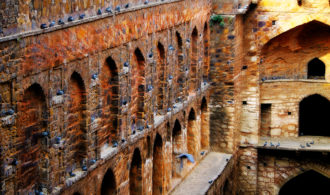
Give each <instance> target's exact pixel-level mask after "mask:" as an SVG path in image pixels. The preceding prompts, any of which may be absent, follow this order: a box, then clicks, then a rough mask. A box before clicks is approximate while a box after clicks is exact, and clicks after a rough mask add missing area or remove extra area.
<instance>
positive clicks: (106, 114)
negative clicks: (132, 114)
mask: <svg viewBox="0 0 330 195" xmlns="http://www.w3.org/2000/svg"><path fill="white" fill-rule="evenodd" d="M101 88H102V89H101V90H102V96H103V107H102V109H103V112H102V113H103V120H102V122H103V125H102V127H103V129H102V130H101V131H100V132H101V134H100V135H99V144H100V145H103V144H104V143H111V142H113V141H115V140H116V139H118V134H119V132H118V131H119V130H118V114H119V99H120V97H119V75H118V68H117V65H116V62H115V61H114V60H113V59H112V58H111V57H110V56H109V57H108V58H107V59H106V60H105V64H104V66H103V69H102V72H101Z"/></svg>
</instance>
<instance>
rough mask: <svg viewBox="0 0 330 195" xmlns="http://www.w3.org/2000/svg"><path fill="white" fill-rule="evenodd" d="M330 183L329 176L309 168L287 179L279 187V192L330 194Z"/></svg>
mask: <svg viewBox="0 0 330 195" xmlns="http://www.w3.org/2000/svg"><path fill="white" fill-rule="evenodd" d="M329 184H330V178H329V177H326V176H324V175H322V174H320V173H318V172H317V171H314V170H308V171H305V172H303V173H300V174H298V175H296V176H295V177H293V178H290V180H288V181H286V182H285V183H284V185H282V187H281V188H280V189H279V192H278V194H279V195H286V194H292V193H293V194H329V193H330V188H329V187H328V186H329ZM326 192H328V193H326Z"/></svg>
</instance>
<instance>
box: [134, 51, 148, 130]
mask: <svg viewBox="0 0 330 195" xmlns="http://www.w3.org/2000/svg"><path fill="white" fill-rule="evenodd" d="M134 61H135V64H134V65H133V68H132V79H131V86H132V95H131V96H132V102H131V103H132V108H133V110H132V116H131V117H132V125H131V126H132V127H133V128H134V127H135V128H137V129H141V128H144V126H145V124H144V119H143V118H144V92H145V58H144V56H143V54H142V52H141V50H140V49H139V48H136V49H135V51H134ZM134 130H135V129H132V132H134Z"/></svg>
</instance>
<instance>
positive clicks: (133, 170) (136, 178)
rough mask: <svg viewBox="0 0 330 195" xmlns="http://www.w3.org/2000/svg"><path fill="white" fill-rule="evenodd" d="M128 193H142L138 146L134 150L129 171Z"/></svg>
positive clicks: (139, 194) (140, 159) (136, 194)
mask: <svg viewBox="0 0 330 195" xmlns="http://www.w3.org/2000/svg"><path fill="white" fill-rule="evenodd" d="M129 191H130V195H141V194H142V192H143V191H142V158H141V153H140V150H139V149H138V148H136V149H135V150H134V153H133V157H132V161H131V167H130V171H129Z"/></svg>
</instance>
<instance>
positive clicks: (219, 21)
mask: <svg viewBox="0 0 330 195" xmlns="http://www.w3.org/2000/svg"><path fill="white" fill-rule="evenodd" d="M216 24H218V25H219V26H220V27H224V26H225V22H224V21H223V18H222V16H221V15H212V16H211V19H210V26H214V25H216Z"/></svg>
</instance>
